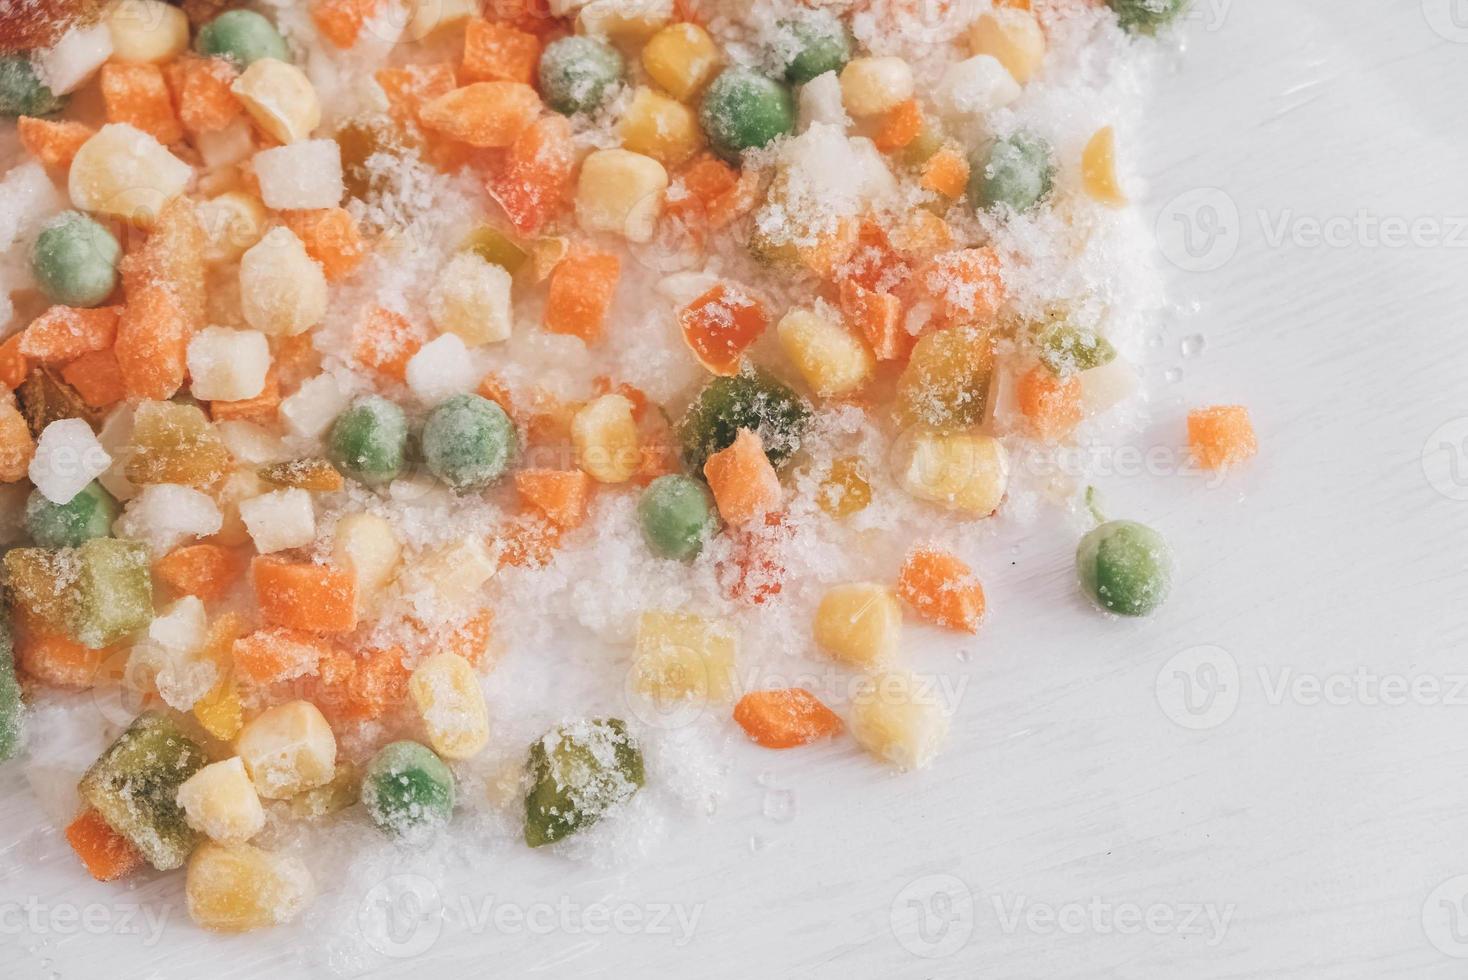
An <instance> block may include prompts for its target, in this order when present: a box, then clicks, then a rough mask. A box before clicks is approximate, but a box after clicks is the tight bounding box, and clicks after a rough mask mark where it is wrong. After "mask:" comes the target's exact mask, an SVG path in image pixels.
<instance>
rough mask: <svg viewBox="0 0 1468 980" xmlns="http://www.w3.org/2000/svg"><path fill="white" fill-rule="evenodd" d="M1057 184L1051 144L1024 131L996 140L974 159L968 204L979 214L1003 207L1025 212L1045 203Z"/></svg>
mask: <svg viewBox="0 0 1468 980" xmlns="http://www.w3.org/2000/svg"><path fill="white" fill-rule="evenodd" d="M1054 183H1055V164H1054V162H1053V161H1052V160H1051V153H1050V144H1049V143H1047V142H1046V141H1045V140H1043V139H1041V138H1040V137H1038V136H1036V135H1034V134H1033V133H1029V132H1024V131H1021V132H1018V133H1015V134H1014V135H1013V136H1010V137H1007V138H1005V139H1001V140H995V141H994V142H992V143H990V144H989V146H988V147H987V149H986V150H983V151H980V153H979V156H978V157H977V158H975V159H974V161H973V168H972V175H971V176H970V178H969V185H968V195H969V203H970V204H971V205H973V207H974V209H975V210H979V211H983V210H989V209H993V208H996V207H1000V206H1003V207H1008V208H1011V209H1012V210H1014V211H1015V212H1016V213H1023V212H1025V211H1028V210H1030V209H1031V208H1033V207H1035V206H1036V205H1037V204H1039V203H1040V202H1041V201H1042V200H1044V199H1045V198H1046V196H1048V195H1049V193H1050V190H1051V188H1052V187H1053V186H1054Z"/></svg>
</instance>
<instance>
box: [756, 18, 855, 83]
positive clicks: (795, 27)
mask: <svg viewBox="0 0 1468 980" xmlns="http://www.w3.org/2000/svg"><path fill="white" fill-rule="evenodd" d="M774 47H775V57H776V59H777V60H778V61H779V63H780V64H782V65H784V66H785V80H786V81H788V82H790V84H792V85H804V84H805V83H806V82H808V81H810V80H811V79H813V78H817V77H819V76H821V75H824V74H825V73H826V72H828V71H835V72H839V71H840V70H841V69H843V68H845V67H846V63H847V62H848V61H850V60H851V35H850V34H849V33H848V32H847V30H846V25H845V24H843V23H841V19H840V18H839V17H837V16H836V15H835V14H833V13H831V12H830V11H828V10H819V9H814V10H807V11H804V12H803V13H802V15H801V16H798V17H797V18H795V19H794V20H789V21H785V22H783V23H781V24H780V25H779V26H778V28H776V33H775V45H774Z"/></svg>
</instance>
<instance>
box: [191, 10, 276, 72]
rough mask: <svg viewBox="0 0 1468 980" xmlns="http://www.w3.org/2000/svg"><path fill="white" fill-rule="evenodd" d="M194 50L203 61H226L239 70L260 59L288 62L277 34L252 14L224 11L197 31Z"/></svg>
mask: <svg viewBox="0 0 1468 980" xmlns="http://www.w3.org/2000/svg"><path fill="white" fill-rule="evenodd" d="M194 50H196V51H198V52H199V54H202V55H204V56H205V57H219V58H228V59H229V60H230V61H233V62H235V63H236V64H238V65H239V66H240V67H242V68H247V67H249V66H250V65H252V64H254V63H255V62H257V61H259V60H260V59H261V58H274V59H276V60H277V61H289V60H290V51H289V50H288V49H287V48H286V46H285V38H283V37H281V36H280V31H278V30H276V29H275V25H274V24H272V23H270V21H269V20H267V19H266V18H265V17H264V16H262V15H261V14H257V13H256V12H255V11H253V10H228V11H225V12H224V13H222V14H220V15H219V16H218V17H216V18H214V19H213V20H211V21H210V22H209V23H207V24H205V25H204V26H203V27H201V28H199V35H198V37H197V38H195V39H194Z"/></svg>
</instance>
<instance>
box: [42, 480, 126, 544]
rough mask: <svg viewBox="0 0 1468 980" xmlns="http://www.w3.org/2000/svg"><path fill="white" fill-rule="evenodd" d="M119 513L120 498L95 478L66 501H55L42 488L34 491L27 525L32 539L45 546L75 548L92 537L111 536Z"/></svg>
mask: <svg viewBox="0 0 1468 980" xmlns="http://www.w3.org/2000/svg"><path fill="white" fill-rule="evenodd" d="M118 513H119V508H118V505H117V500H116V499H114V498H113V496H112V494H110V493H108V492H107V491H106V490H105V489H104V488H103V487H102V485H101V484H100V483H98V482H96V481H95V480H93V481H92V482H91V483H89V484H87V485H86V486H85V487H84V488H83V489H82V491H81V493H79V494H77V495H76V496H75V497H72V498H71V500H70V501H69V502H67V503H64V504H53V503H52V502H51V501H49V500H47V499H46V497H45V496H44V495H43V494H42V493H41V491H39V490H33V491H31V495H30V497H29V498H27V500H26V505H25V526H26V531H27V532H29V533H30V536H31V540H32V541H34V542H35V543H36V544H37V545H39V546H40V547H42V548H75V547H76V546H77V545H79V544H81V543H82V542H84V541H90V540H91V539H92V538H105V537H109V536H111V534H112V522H113V521H115V520H117V515H118Z"/></svg>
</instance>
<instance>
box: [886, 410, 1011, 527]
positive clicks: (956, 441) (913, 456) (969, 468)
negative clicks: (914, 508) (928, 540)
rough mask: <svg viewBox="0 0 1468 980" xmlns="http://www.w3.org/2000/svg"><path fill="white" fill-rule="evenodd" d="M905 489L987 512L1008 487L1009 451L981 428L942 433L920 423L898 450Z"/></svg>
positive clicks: (898, 470) (956, 507)
mask: <svg viewBox="0 0 1468 980" xmlns="http://www.w3.org/2000/svg"><path fill="white" fill-rule="evenodd" d="M894 462H895V469H896V473H897V478H898V481H899V482H900V483H901V484H902V488H903V489H904V490H906V491H907V492H908V494H910V495H911V496H913V497H916V498H917V499H918V500H927V501H930V502H931V503H935V504H942V505H943V506H944V507H947V508H948V509H949V510H957V511H962V512H964V513H967V514H973V515H974V516H976V517H988V516H989V515H990V514H992V513H994V511H996V510H997V509H998V508H999V504H1000V503H1001V502H1002V501H1003V500H1004V492H1005V490H1006V489H1007V488H1008V486H1009V455H1008V454H1007V453H1006V452H1005V451H1004V446H1003V445H1001V444H1000V442H999V440H997V439H995V438H993V437H991V436H986V435H981V434H979V433H977V432H963V431H960V432H943V431H941V430H938V429H933V428H930V427H928V426H918V427H916V428H914V429H910V430H908V431H907V432H905V433H903V435H902V437H901V438H900V439H899V440H898V443H897V446H896V447H895V449H894Z"/></svg>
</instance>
